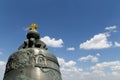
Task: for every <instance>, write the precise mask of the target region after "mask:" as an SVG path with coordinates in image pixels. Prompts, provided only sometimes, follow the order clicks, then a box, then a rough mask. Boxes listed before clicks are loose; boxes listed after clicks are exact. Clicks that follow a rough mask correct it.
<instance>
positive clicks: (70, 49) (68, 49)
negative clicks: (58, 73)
mask: <svg viewBox="0 0 120 80" xmlns="http://www.w3.org/2000/svg"><path fill="white" fill-rule="evenodd" d="M74 50H75V48H74V47H70V48H67V51H74Z"/></svg>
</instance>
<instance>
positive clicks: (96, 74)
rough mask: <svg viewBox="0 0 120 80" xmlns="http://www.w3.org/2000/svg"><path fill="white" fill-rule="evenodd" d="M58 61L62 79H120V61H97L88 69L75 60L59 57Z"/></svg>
mask: <svg viewBox="0 0 120 80" xmlns="http://www.w3.org/2000/svg"><path fill="white" fill-rule="evenodd" d="M96 56H97V55H96ZM58 61H59V63H60V70H61V73H62V80H120V61H111V62H102V63H97V64H96V65H94V66H91V67H88V71H86V70H84V69H85V67H84V69H81V68H79V67H78V66H77V64H78V63H77V62H75V61H73V60H70V61H66V60H64V59H63V58H58ZM66 64H67V65H66ZM108 70H109V71H108ZM107 71H108V72H107Z"/></svg>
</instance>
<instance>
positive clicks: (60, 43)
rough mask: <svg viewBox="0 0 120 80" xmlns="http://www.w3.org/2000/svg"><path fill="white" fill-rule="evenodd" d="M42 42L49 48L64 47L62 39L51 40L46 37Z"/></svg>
mask: <svg viewBox="0 0 120 80" xmlns="http://www.w3.org/2000/svg"><path fill="white" fill-rule="evenodd" d="M41 40H42V41H43V42H45V43H46V44H47V46H49V47H56V48H60V47H63V40H62V39H58V40H56V39H55V38H50V37H49V36H45V37H43V38H41Z"/></svg>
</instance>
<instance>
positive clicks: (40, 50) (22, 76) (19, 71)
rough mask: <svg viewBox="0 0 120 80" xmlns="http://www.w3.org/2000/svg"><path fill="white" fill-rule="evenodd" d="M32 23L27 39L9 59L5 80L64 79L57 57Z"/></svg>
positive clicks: (36, 26)
mask: <svg viewBox="0 0 120 80" xmlns="http://www.w3.org/2000/svg"><path fill="white" fill-rule="evenodd" d="M37 28H38V25H37V24H31V25H30V26H29V32H28V33H27V35H26V38H27V39H26V40H25V41H24V42H23V44H22V45H21V46H20V47H19V48H18V51H16V52H14V53H13V54H12V55H11V56H10V57H9V59H8V62H7V64H6V71H5V74H4V78H3V80H62V78H61V73H60V69H59V63H58V61H57V58H56V57H55V56H54V55H53V54H52V53H51V52H49V51H48V50H47V46H46V44H45V43H44V42H42V41H41V40H40V35H39V32H38V31H37Z"/></svg>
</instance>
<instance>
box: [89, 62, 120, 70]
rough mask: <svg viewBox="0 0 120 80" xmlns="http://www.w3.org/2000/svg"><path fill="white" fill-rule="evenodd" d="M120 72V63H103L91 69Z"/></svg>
mask: <svg viewBox="0 0 120 80" xmlns="http://www.w3.org/2000/svg"><path fill="white" fill-rule="evenodd" d="M106 68H107V69H111V70H120V61H111V62H103V63H99V64H96V65H95V66H93V67H91V69H92V70H105V69H106Z"/></svg>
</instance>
